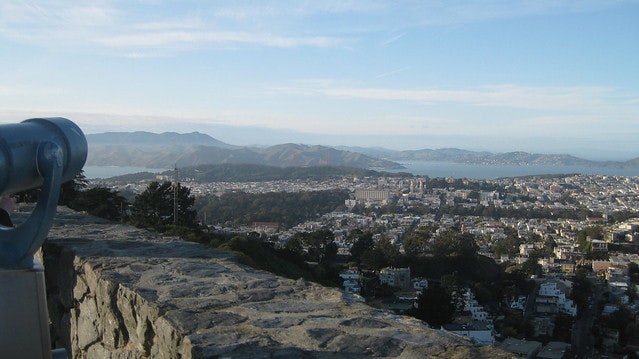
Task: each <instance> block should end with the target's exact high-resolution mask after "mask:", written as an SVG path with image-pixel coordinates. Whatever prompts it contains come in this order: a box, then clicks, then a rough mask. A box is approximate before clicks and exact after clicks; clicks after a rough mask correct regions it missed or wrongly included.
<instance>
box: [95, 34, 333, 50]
mask: <svg viewBox="0 0 639 359" xmlns="http://www.w3.org/2000/svg"><path fill="white" fill-rule="evenodd" d="M96 41H97V42H98V43H100V44H103V45H107V46H113V47H171V48H174V47H176V46H180V47H182V46H185V44H207V43H209V44H210V43H213V44H215V43H241V44H255V45H263V46H271V47H282V48H286V47H297V46H313V47H337V46H342V45H344V44H345V41H344V40H341V39H337V38H331V37H322V36H316V37H287V36H277V35H269V34H256V33H249V32H237V31H184V30H176V31H156V32H144V33H137V34H126V35H120V36H110V37H103V38H100V39H97V40H96Z"/></svg>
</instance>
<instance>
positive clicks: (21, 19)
mask: <svg viewBox="0 0 639 359" xmlns="http://www.w3.org/2000/svg"><path fill="white" fill-rule="evenodd" d="M620 2H623V1H617V2H601V1H594V0H584V1H579V2H574V1H568V0H557V1H523V0H521V1H515V2H513V1H512V0H487V1H446V2H436V1H425V2H403V1H401V2H397V1H382V0H375V1H367V2H361V1H344V0H327V1H305V2H299V3H290V2H277V1H234V2H232V3H229V4H220V3H218V2H215V3H199V2H198V4H197V5H198V6H197V7H196V6H193V7H189V6H184V7H180V9H181V10H180V11H181V12H178V13H174V12H172V11H171V9H172V8H173V7H172V6H163V5H162V4H157V5H150V4H147V3H138V2H119V1H109V0H102V1H96V2H89V3H87V2H86V1H81V0H70V1H55V0H45V1H33V0H21V1H18V0H4V1H2V2H0V36H3V37H8V38H12V39H16V40H20V41H29V42H31V43H37V44H39V45H42V46H48V45H51V44H53V43H55V44H58V45H59V43H60V42H61V41H62V42H65V43H67V44H76V45H78V46H85V45H87V44H97V45H100V46H107V47H109V48H113V47H134V46H142V47H162V46H168V47H171V48H175V47H176V46H175V45H176V44H177V43H180V42H184V43H186V44H188V45H191V46H190V47H189V46H177V48H179V49H184V48H192V47H193V46H214V45H215V44H218V43H220V42H222V43H237V44H252V45H261V46H269V47H280V48H289V47H297V46H307V47H308V46H311V47H320V48H327V47H348V44H349V43H352V42H353V41H356V40H357V39H358V38H359V36H361V35H362V31H364V32H369V33H374V32H379V31H387V30H388V29H394V30H393V31H395V32H396V33H397V35H394V36H392V37H390V38H388V39H386V40H384V41H382V43H381V45H382V46H387V45H389V44H392V43H393V42H396V41H399V40H400V39H401V38H402V37H403V36H404V34H405V29H409V28H414V27H423V26H439V25H450V24H459V23H469V22H481V21H488V20H492V19H496V18H512V17H520V16H529V15H538V14H546V13H571V12H583V11H595V10H598V9H601V8H605V7H610V6H615V5H617V4H618V3H620ZM207 4H208V5H207ZM194 9H197V11H195V10H194ZM327 23H330V26H326V24H327ZM354 24H357V25H354ZM363 29H364V30H363Z"/></svg>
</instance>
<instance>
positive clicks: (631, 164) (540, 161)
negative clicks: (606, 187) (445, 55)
mask: <svg viewBox="0 0 639 359" xmlns="http://www.w3.org/2000/svg"><path fill="white" fill-rule="evenodd" d="M338 148H339V149H341V150H345V151H358V152H360V153H364V154H366V155H369V156H373V157H377V158H384V159H387V160H391V161H401V162H407V161H433V162H454V163H466V164H478V165H516V166H531V165H557V166H586V167H613V168H629V169H630V168H633V169H634V168H639V157H638V158H634V159H632V160H629V161H592V160H587V159H583V158H579V157H575V156H572V155H563V154H540V153H528V152H521V151H516V152H505V153H492V152H487V151H468V150H461V149H458V148H442V149H436V150H432V149H422V150H410V151H393V150H388V149H384V148H362V147H346V146H342V147H338Z"/></svg>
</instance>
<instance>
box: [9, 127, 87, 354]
mask: <svg viewBox="0 0 639 359" xmlns="http://www.w3.org/2000/svg"><path fill="white" fill-rule="evenodd" d="M86 157H87V141H86V138H85V137H84V134H83V133H82V131H81V130H80V128H79V127H78V126H77V125H76V124H74V123H73V122H71V121H69V120H67V119H65V118H34V119H30V120H25V121H23V122H21V123H17V124H6V125H0V196H3V195H8V194H12V193H15V192H18V191H22V190H27V189H33V188H40V189H41V192H40V195H39V197H38V202H37V204H36V206H35V208H34V209H33V211H32V212H31V214H30V216H29V217H28V218H27V219H26V220H25V221H24V222H22V223H21V224H19V225H18V226H17V227H4V226H1V225H0V356H1V357H6V358H52V357H55V358H58V357H60V356H65V354H64V353H60V351H53V352H52V351H51V340H50V338H49V325H48V324H49V318H48V314H47V304H46V291H45V286H44V269H43V267H42V265H41V264H39V263H37V262H35V261H34V259H33V256H34V254H35V253H36V252H37V251H38V249H39V248H40V246H41V245H42V243H43V242H44V240H45V239H46V237H47V234H48V231H49V228H50V227H51V224H52V221H53V217H54V215H55V211H56V207H57V203H58V197H59V195H60V187H61V184H62V183H63V182H66V181H69V180H72V179H73V178H74V177H75V176H76V174H77V173H78V172H80V171H81V170H82V167H83V166H84V163H85V161H86ZM52 353H53V354H52Z"/></svg>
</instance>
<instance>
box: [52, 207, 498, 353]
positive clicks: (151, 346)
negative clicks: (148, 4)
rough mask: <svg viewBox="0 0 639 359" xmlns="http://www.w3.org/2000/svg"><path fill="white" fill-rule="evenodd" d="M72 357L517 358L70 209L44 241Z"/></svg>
mask: <svg viewBox="0 0 639 359" xmlns="http://www.w3.org/2000/svg"><path fill="white" fill-rule="evenodd" d="M43 259H44V264H45V272H46V276H47V292H48V295H49V307H50V316H51V320H52V326H53V329H52V331H53V340H54V342H55V343H56V344H57V345H58V346H64V347H66V348H67V351H68V352H69V354H70V357H72V358H359V357H400V358H425V357H435V358H500V357H503V358H507V357H509V356H508V355H507V354H506V353H504V352H501V351H500V350H498V349H496V348H491V347H476V346H473V345H472V343H470V342H468V341H466V340H463V339H460V338H458V337H455V336H452V335H449V334H446V333H445V332H442V331H437V330H432V329H429V328H428V327H427V326H425V325H424V324H422V323H421V322H420V321H418V320H416V319H412V318H409V317H403V316H397V315H393V314H390V313H387V312H383V311H380V310H376V309H373V308H371V307H368V306H367V305H365V304H363V303H361V302H359V301H358V300H357V298H355V297H352V296H350V295H349V294H346V293H344V292H342V291H340V290H337V289H332V288H325V287H322V286H320V285H317V284H314V283H309V282H306V281H304V280H297V281H296V280H290V279H284V278H280V277H277V276H275V275H273V274H271V273H268V272H264V271H259V270H255V269H252V268H248V267H245V266H243V265H241V264H238V263H237V262H236V260H235V259H234V256H233V255H232V254H229V253H226V252H222V251H217V250H212V249H208V248H205V247H203V246H200V245H198V244H194V243H189V242H183V241H180V240H177V239H175V238H166V237H161V236H159V235H156V234H153V233H149V232H146V231H143V230H140V229H137V228H134V227H129V226H125V225H120V224H116V223H111V222H106V221H102V220H99V219H96V218H93V217H90V216H86V215H83V214H79V213H75V212H72V211H69V210H67V209H65V208H60V209H59V211H58V215H57V219H56V221H55V224H54V225H53V227H52V228H51V231H50V232H49V239H48V240H47V242H46V244H45V245H44V247H43Z"/></svg>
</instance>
